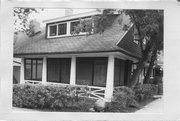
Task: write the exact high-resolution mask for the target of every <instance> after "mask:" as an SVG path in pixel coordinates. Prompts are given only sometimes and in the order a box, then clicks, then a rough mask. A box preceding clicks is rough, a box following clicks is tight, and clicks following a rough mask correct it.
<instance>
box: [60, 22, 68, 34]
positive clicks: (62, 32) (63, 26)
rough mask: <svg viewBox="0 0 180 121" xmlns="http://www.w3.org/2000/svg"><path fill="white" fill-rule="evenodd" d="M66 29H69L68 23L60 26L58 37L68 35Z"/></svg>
mask: <svg viewBox="0 0 180 121" xmlns="http://www.w3.org/2000/svg"><path fill="white" fill-rule="evenodd" d="M66 29H67V23H64V24H58V35H64V34H66Z"/></svg>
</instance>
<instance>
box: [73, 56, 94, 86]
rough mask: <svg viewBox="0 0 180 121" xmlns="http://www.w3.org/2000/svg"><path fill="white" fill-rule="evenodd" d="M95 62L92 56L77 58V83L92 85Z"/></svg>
mask: <svg viewBox="0 0 180 121" xmlns="http://www.w3.org/2000/svg"><path fill="white" fill-rule="evenodd" d="M92 70H93V64H92V60H91V59H90V58H77V65H76V75H77V81H76V82H77V84H80V85H89V86H91V85H92Z"/></svg>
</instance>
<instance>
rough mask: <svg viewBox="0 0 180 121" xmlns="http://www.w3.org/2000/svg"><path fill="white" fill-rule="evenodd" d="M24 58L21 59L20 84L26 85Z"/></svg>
mask: <svg viewBox="0 0 180 121" xmlns="http://www.w3.org/2000/svg"><path fill="white" fill-rule="evenodd" d="M24 68H25V67H24V58H21V69H20V84H24V83H25V82H24Z"/></svg>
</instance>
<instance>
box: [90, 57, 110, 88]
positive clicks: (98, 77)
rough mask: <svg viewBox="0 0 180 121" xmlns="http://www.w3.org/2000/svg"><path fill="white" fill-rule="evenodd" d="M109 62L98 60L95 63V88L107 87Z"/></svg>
mask: <svg viewBox="0 0 180 121" xmlns="http://www.w3.org/2000/svg"><path fill="white" fill-rule="evenodd" d="M106 74H107V62H106V61H105V60H96V61H95V62H94V81H93V84H94V85H95V86H106Z"/></svg>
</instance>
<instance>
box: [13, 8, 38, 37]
mask: <svg viewBox="0 0 180 121" xmlns="http://www.w3.org/2000/svg"><path fill="white" fill-rule="evenodd" d="M38 12H39V10H38V9H35V8H19V7H16V8H14V17H15V21H14V27H15V34H16V33H17V32H19V31H22V32H25V33H26V34H27V35H29V34H30V33H31V29H30V27H29V25H30V20H31V19H30V15H32V14H34V13H38Z"/></svg>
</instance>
